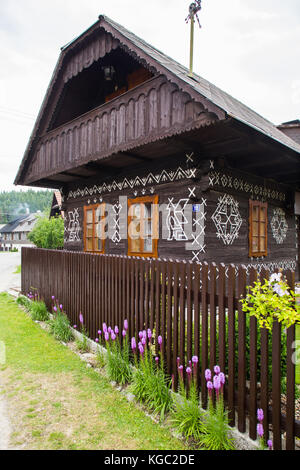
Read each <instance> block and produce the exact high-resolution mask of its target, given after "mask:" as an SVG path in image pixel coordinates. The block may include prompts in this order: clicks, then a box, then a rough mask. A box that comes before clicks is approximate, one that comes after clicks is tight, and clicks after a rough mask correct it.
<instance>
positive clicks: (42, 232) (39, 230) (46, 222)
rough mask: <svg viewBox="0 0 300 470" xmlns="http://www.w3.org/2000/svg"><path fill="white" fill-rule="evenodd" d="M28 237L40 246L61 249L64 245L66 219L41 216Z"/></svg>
mask: <svg viewBox="0 0 300 470" xmlns="http://www.w3.org/2000/svg"><path fill="white" fill-rule="evenodd" d="M28 239H29V240H30V241H31V242H32V243H34V245H36V246H37V247H38V248H46V249H49V250H51V249H53V250H55V249H59V248H63V246H64V221H63V219H62V218H61V217H51V218H50V219H48V217H45V216H40V217H39V218H38V220H37V222H36V224H35V226H34V228H33V230H32V231H31V232H30V233H29V235H28Z"/></svg>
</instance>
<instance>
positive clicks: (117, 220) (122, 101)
mask: <svg viewBox="0 0 300 470" xmlns="http://www.w3.org/2000/svg"><path fill="white" fill-rule="evenodd" d="M288 134H289V132H287V129H286V128H283V127H282V126H280V129H278V128H277V127H276V126H275V125H273V124H272V123H270V122H269V121H267V120H265V119H264V118H263V117H261V116H260V115H258V114H257V113H256V112H254V111H253V110H251V109H249V108H248V107H247V106H245V105H244V104H242V103H241V102H239V101H238V100H236V99H234V98H233V97H232V96H230V95H228V94H227V93H225V92H224V91H222V90H221V89H219V88H217V87H216V86H214V85H213V84H211V83H210V82H208V81H207V80H205V79H203V78H202V77H200V76H198V75H196V74H194V75H193V76H190V75H189V71H188V70H187V69H186V68H185V67H183V66H182V65H180V64H179V63H177V62H176V61H174V60H173V59H171V58H170V57H168V56H166V55H164V54H163V53H162V52H160V51H159V50H157V49H155V48H154V47H152V46H151V45H149V44H147V43H146V42H145V41H143V40H142V39H140V38H138V37H137V36H135V35H134V34H133V33H131V32H130V31H128V30H127V29H125V28H124V27H123V26H120V25H119V24H117V23H115V22H114V21H112V20H111V19H109V18H107V17H106V16H100V17H99V19H98V21H97V22H96V23H95V24H94V25H92V26H91V27H90V28H89V29H88V30H86V31H85V32H83V33H82V34H81V35H80V36H79V37H77V38H76V39H75V40H74V41H72V42H70V43H69V44H68V45H66V46H65V47H63V48H62V50H61V54H60V57H59V60H58V63H57V66H56V69H55V71H54V74H53V77H52V79H51V82H50V85H49V88H48V90H47V93H46V96H45V99H44V102H43V104H42V107H41V110H40V113H39V116H38V119H37V122H36V124H35V127H34V130H33V133H32V136H31V139H30V141H29V144H28V147H27V150H26V152H25V155H24V158H23V161H22V163H21V166H20V168H19V171H18V174H17V176H16V179H15V184H18V185H19V184H22V185H26V186H38V187H47V188H49V187H50V188H54V189H59V190H60V193H61V195H62V209H63V211H64V213H65V249H66V250H72V251H74V250H75V251H76V250H77V251H87V252H93V253H99V254H101V253H105V254H114V255H131V256H137V257H147V258H149V257H161V258H173V259H175V258H176V259H185V260H190V261H197V262H203V261H208V262H210V261H215V262H219V263H220V262H223V263H225V264H227V265H228V264H230V263H237V264H244V265H245V266H246V267H247V269H248V268H250V267H251V266H254V267H256V268H257V269H258V271H260V270H261V269H262V268H264V267H266V268H268V267H269V268H271V269H276V268H283V269H293V270H296V269H297V260H298V243H297V230H296V223H297V220H296V217H295V212H294V205H295V194H296V192H297V191H299V190H300V143H299V142H297V141H296V140H292V138H291V137H293V136H292V135H290V136H289V135H288ZM57 202H58V201H57ZM58 205H59V204H58ZM107 227H109V228H108V237H107V238H105V234H107ZM132 227H134V229H132V230H131V228H132Z"/></svg>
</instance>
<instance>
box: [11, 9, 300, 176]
mask: <svg viewBox="0 0 300 470" xmlns="http://www.w3.org/2000/svg"><path fill="white" fill-rule="evenodd" d="M100 29H101V30H102V31H103V30H104V31H106V32H107V33H110V34H111V35H112V36H113V37H114V38H115V39H117V40H119V41H120V43H121V44H122V46H124V47H125V48H128V49H129V50H130V51H131V52H132V53H134V54H136V55H137V57H138V58H139V59H141V60H142V61H144V62H145V63H146V64H148V65H150V66H151V67H152V68H153V69H155V70H156V71H157V72H158V73H160V74H163V75H165V76H166V77H167V79H168V80H170V81H171V82H173V83H176V84H177V85H178V86H179V88H180V89H182V90H184V91H186V92H188V93H190V94H191V96H192V98H193V99H195V100H197V97H199V95H200V96H201V97H202V98H203V97H204V99H205V100H206V102H208V103H210V104H211V105H212V106H213V107H214V109H215V110H219V113H220V114H222V116H223V119H225V118H226V117H231V118H234V119H235V120H236V121H239V122H241V123H243V124H244V125H246V126H249V127H251V128H253V129H255V130H256V131H258V132H260V133H262V134H264V135H265V136H267V137H269V138H270V139H272V140H273V141H275V142H278V143H279V144H281V145H283V146H284V147H285V148H288V149H290V150H292V151H294V152H296V153H297V154H300V145H299V144H298V143H297V142H295V141H294V140H292V139H291V138H290V137H288V136H287V135H286V134H284V133H283V132H281V130H280V129H278V128H277V127H276V126H275V125H274V124H272V123H271V122H270V121H268V120H267V119H265V118H263V117H262V116H260V115H259V114H258V113H256V112H255V111H253V110H252V109H250V108H249V107H248V106H246V105H244V104H243V103H241V102H240V101H238V100H237V99H235V98H233V97H232V96H230V95H229V94H228V93H226V92H224V91H223V90H221V89H220V88H218V87H216V86H215V85H213V84H212V83H210V82H209V81H208V80H206V79H204V78H203V77H200V76H199V75H197V74H194V75H193V77H190V76H189V70H188V69H187V68H186V67H184V66H183V65H181V64H180V63H178V62H177V61H175V60H174V59H172V58H171V57H169V56H167V55H166V54H164V53H163V52H161V51H159V50H158V49H156V48H155V47H153V46H152V45H150V44H148V43H147V42H146V41H144V40H143V39H141V38H139V37H138V36H136V35H135V34H134V33H132V32H130V31H129V30H127V29H126V28H124V27H123V26H121V25H120V24H118V23H116V22H115V21H113V20H111V19H110V18H108V17H107V16H105V15H100V16H99V20H98V21H97V22H96V23H94V24H93V25H92V26H91V27H90V28H88V29H87V30H86V31H85V32H84V33H82V34H81V35H80V36H78V37H77V38H76V39H74V40H73V41H71V42H70V43H68V44H67V45H66V46H64V47H62V49H61V54H60V58H59V60H58V63H57V65H56V68H55V70H54V73H53V76H52V80H51V82H50V85H49V87H48V90H47V93H46V96H45V99H44V101H43V104H42V107H41V110H40V112H39V115H38V118H37V121H36V124H35V127H34V130H33V132H32V135H31V138H30V141H29V143H28V146H27V149H26V152H25V155H24V158H23V160H22V163H21V165H20V168H19V171H18V174H17V176H16V179H15V184H19V183H20V181H21V176H22V173H23V170H24V167H25V163H26V162H27V159H28V158H29V154H30V152H31V149H32V147H33V145H34V142H35V141H36V139H38V138H39V129H40V126H41V122H42V119H43V116H44V112H45V110H46V107H47V105H48V103H49V101H50V100H51V96H52V91H53V89H54V87H55V84H56V82H57V80H58V77H59V74H60V71H61V70H62V68H63V64H64V61H65V60H67V57H68V55H69V54H70V53H71V52H72V50H76V48H77V47H80V45H81V43H84V42H85V41H86V40H87V38H89V37H90V36H91V35H92V34H95V33H97V31H98V30H100ZM220 114H219V115H220Z"/></svg>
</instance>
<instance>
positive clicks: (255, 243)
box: [252, 237, 259, 253]
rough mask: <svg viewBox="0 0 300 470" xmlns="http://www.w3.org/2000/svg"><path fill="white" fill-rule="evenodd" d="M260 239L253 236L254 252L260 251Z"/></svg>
mask: <svg viewBox="0 0 300 470" xmlns="http://www.w3.org/2000/svg"><path fill="white" fill-rule="evenodd" d="M258 240H259V238H258V237H253V238H252V251H253V253H257V252H258V251H259V249H258V247H259V244H258Z"/></svg>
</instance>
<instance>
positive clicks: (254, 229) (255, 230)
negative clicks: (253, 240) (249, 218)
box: [252, 222, 258, 237]
mask: <svg viewBox="0 0 300 470" xmlns="http://www.w3.org/2000/svg"><path fill="white" fill-rule="evenodd" d="M252 235H253V237H258V222H253V224H252Z"/></svg>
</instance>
